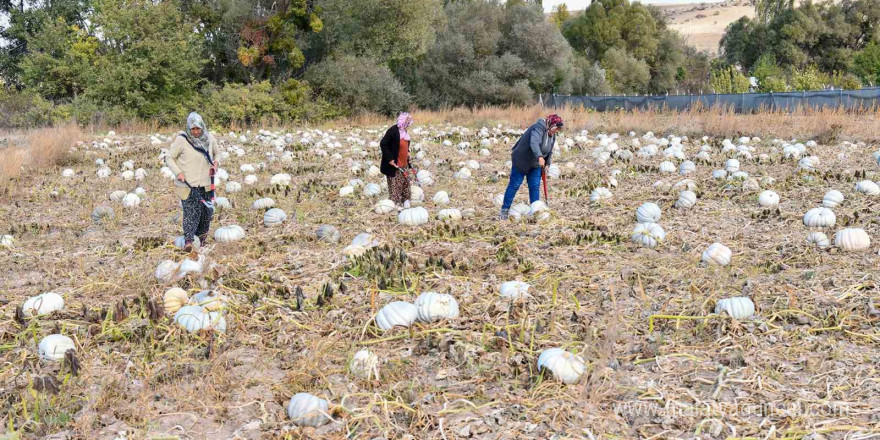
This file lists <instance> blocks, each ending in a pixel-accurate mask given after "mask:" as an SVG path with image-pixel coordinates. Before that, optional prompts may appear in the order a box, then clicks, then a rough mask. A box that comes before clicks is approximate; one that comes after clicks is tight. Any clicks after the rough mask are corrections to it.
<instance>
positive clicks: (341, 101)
mask: <svg viewBox="0 0 880 440" xmlns="http://www.w3.org/2000/svg"><path fill="white" fill-rule="evenodd" d="M305 79H306V80H307V81H308V83H309V84H310V85H311V87H312V88H313V89H314V90H315V92H317V93H318V94H319V95H320V96H321V97H323V98H324V99H326V100H327V101H328V102H330V103H331V104H333V105H335V106H336V107H337V108H339V109H342V111H343V112H344V113H345V114H356V113H361V112H365V111H371V112H378V113H382V114H386V115H393V114H396V113H397V112H400V111H403V110H406V108H407V107H409V105H410V101H411V98H410V96H409V94H408V93H406V91H405V90H404V89H403V86H402V85H401V84H400V82H399V81H398V80H397V78H395V77H394V75H393V74H392V73H391V70H390V69H389V68H388V66H386V65H384V64H380V63H379V62H377V61H376V60H373V59H370V58H358V57H354V56H351V55H340V56H337V57H332V58H329V59H327V60H324V61H322V62H320V63H318V64H315V65H313V66H311V67H310V68H309V70H307V71H306V74H305Z"/></svg>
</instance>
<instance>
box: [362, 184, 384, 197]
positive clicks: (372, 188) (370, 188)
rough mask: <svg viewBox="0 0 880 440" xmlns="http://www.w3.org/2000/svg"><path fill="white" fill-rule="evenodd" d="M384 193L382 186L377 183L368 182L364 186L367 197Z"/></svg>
mask: <svg viewBox="0 0 880 440" xmlns="http://www.w3.org/2000/svg"><path fill="white" fill-rule="evenodd" d="M381 193H382V187H380V186H379V185H377V184H375V183H368V184H367V185H366V186H364V195H365V196H367V197H376V196H378V195H379V194H381Z"/></svg>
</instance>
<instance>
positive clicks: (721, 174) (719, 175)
mask: <svg viewBox="0 0 880 440" xmlns="http://www.w3.org/2000/svg"><path fill="white" fill-rule="evenodd" d="M725 177H727V171H725V170H715V171H712V178H713V179H724V178H725Z"/></svg>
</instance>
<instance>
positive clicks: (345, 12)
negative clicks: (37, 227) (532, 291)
mask: <svg viewBox="0 0 880 440" xmlns="http://www.w3.org/2000/svg"><path fill="white" fill-rule="evenodd" d="M763 1H765V2H766V1H771V0H763ZM878 2H880V0H854V1H853V0H846V1H844V2H843V3H842V4H840V5H839V6H837V5H831V4H817V5H813V4H811V3H805V4H803V5H801V6H798V7H797V8H794V7H792V5H782V6H779V5H777V4H775V3H774V4H772V5H769V6H768V4H763V6H762V7H763V9H762V10H763V11H765V12H764V13H763V15H760V17H761V19H760V20H758V19H756V20H748V19H744V20H740V21H737V22H735V23H733V24H732V25H731V26H730V27H729V28H728V29H727V32H726V34H725V37H724V40H723V41H722V45H721V48H720V49H721V56H720V57H718V58H717V59H711V58H710V57H709V55H708V54H706V53H701V52H698V51H696V50H695V49H694V48H692V47H690V46H688V45H687V44H686V41H685V40H684V39H683V38H682V37H681V36H680V35H679V34H677V33H676V32H674V31H672V30H671V29H669V27H668V24H667V22H666V19H665V18H664V16H663V14H662V13H661V12H660V10H659V9H657V8H654V7H650V6H645V5H643V4H641V3H632V2H630V1H629V0H595V1H593V2H592V4H591V5H590V6H589V7H588V8H587V9H586V10H585V11H583V12H581V13H577V14H572V13H569V12H568V11H567V10H565V8H564V7H562V8H557V10H555V11H554V13H553V14H551V15H550V16H549V17H548V16H546V15H545V14H544V12H543V10H542V8H541V6H540V0H538V1H534V0H532V1H527V0H510V1H507V2H501V1H497V0H406V1H405V0H358V1H351V0H273V1H268V0H0V15H2V16H3V17H5V25H4V26H3V28H2V30H0V39H2V47H0V81H2V87H0V115H2V116H3V121H0V124H5V125H7V126H35V125H44V124H51V123H57V122H61V121H67V120H76V121H79V122H80V123H88V122H97V121H102V122H106V123H109V124H118V123H123V122H126V121H130V120H154V121H157V122H158V123H160V124H178V123H180V121H182V120H183V118H184V116H185V115H186V114H187V113H188V112H189V111H191V110H199V111H201V112H203V113H204V114H205V116H206V117H208V118H209V120H211V121H213V123H215V124H222V125H229V124H253V123H267V122H268V123H271V122H289V121H303V120H311V121H314V120H321V119H327V118H334V117H340V116H348V115H352V114H356V113H360V112H380V113H385V114H392V113H394V112H396V111H399V110H401V109H405V108H407V107H410V106H419V107H422V108H432V109H437V108H446V107H455V106H482V105H503V104H528V103H531V102H533V101H534V99H535V95H536V94H538V93H571V94H591V95H601V94H612V93H625V94H663V93H688V92H690V93H698V92H700V91H709V90H713V89H715V90H719V89H722V88H725V87H726V88H727V89H729V90H727V91H736V90H735V88H736V87H740V86H742V84H743V83H742V78H741V77H744V76H745V75H754V76H757V77H759V79H760V80H761V84H762V87H783V86H782V84H783V83H784V86H785V87H799V86H804V85H808V86H813V85H815V83H817V82H822V81H826V82H827V81H831V80H832V79H833V80H834V81H837V82H838V83H840V84H847V85H850V86H855V85H857V84H861V83H862V82H864V83H870V82H873V81H876V77H877V75H878V72H880V46H878V45H877V44H878V42H880V38H878V31H877V30H876V26H877V22H878V20H877V18H878V17H877V15H878V14H880V7H878V6H880V4H878ZM844 24H845V26H843V25H844ZM801 28H803V29H801ZM803 72H808V74H804V73H803ZM798 75H800V76H798ZM765 84H767V85H766V86H764V85H765ZM719 91H722V90H719ZM777 91H779V90H777Z"/></svg>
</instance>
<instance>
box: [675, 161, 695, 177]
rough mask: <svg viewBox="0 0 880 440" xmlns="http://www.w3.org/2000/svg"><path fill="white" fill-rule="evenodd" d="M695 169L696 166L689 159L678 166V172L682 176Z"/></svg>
mask: <svg viewBox="0 0 880 440" xmlns="http://www.w3.org/2000/svg"><path fill="white" fill-rule="evenodd" d="M696 170H697V166H696V165H694V163H693V162H691V161H689V160H686V161H684V162H682V163H681V165H679V166H678V174H681V175H682V176H684V175H686V174H690V173H693V172H694V171H696Z"/></svg>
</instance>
